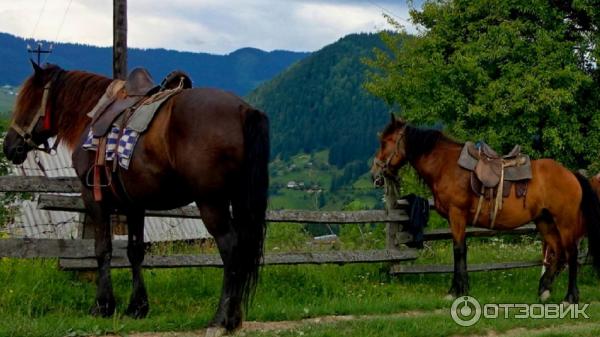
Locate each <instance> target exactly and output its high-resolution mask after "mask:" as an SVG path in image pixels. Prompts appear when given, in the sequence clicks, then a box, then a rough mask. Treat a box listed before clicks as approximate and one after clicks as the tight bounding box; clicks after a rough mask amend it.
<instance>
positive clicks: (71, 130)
mask: <svg viewBox="0 0 600 337" xmlns="http://www.w3.org/2000/svg"><path fill="white" fill-rule="evenodd" d="M34 70H35V72H34V74H33V75H32V76H31V77H29V78H28V79H27V80H26V81H25V83H24V84H23V86H22V88H21V91H20V93H19V96H18V99H17V103H16V107H15V109H14V115H13V121H12V125H11V128H10V130H9V131H8V133H7V135H6V138H5V141H4V153H5V154H6V156H7V158H8V159H10V160H11V161H12V162H13V163H15V164H20V163H22V162H23V161H24V160H25V158H26V155H27V152H29V151H30V150H33V149H34V148H36V147H38V146H39V145H40V144H43V143H46V140H47V139H48V138H49V137H51V136H55V135H57V136H58V138H59V139H60V140H61V141H63V142H65V143H66V144H67V145H68V146H69V147H70V148H71V150H73V166H74V168H75V170H76V171H77V174H78V176H79V177H80V178H81V181H82V186H84V187H83V189H82V191H81V192H82V197H83V200H84V202H85V207H86V210H87V214H88V215H89V217H90V218H91V220H92V221H93V223H94V225H95V243H96V245H95V252H96V258H97V261H98V278H97V293H96V301H95V305H94V306H93V307H92V310H91V311H92V313H93V314H94V315H101V316H109V315H112V314H113V312H114V309H115V299H114V296H113V290H112V284H111V276H110V261H111V251H112V246H111V230H110V222H109V215H110V214H111V212H112V211H113V210H115V209H116V210H119V211H121V212H124V213H125V214H126V215H127V223H128V230H129V233H128V236H129V244H128V246H127V256H128V258H129V261H130V262H131V268H132V274H133V292H132V294H131V299H130V303H129V306H128V308H127V311H126V313H127V314H129V315H131V316H133V317H136V318H141V317H144V316H146V314H147V313H148V310H149V305H148V298H147V294H146V288H145V286H144V281H143V278H142V273H141V264H142V262H143V259H144V241H143V240H144V210H145V209H171V208H175V207H180V206H184V205H187V204H189V203H190V202H196V204H197V206H198V208H199V209H200V213H201V215H202V220H203V222H204V224H205V225H206V228H207V229H208V231H209V232H210V234H211V235H212V236H213V237H214V239H215V241H216V243H217V246H218V248H219V252H220V254H221V258H222V260H223V264H224V279H223V289H222V292H221V299H220V302H219V306H218V309H217V312H216V314H215V317H214V319H213V320H212V323H211V326H216V327H224V328H226V329H228V330H233V329H236V328H237V327H239V326H240V325H241V322H242V319H243V313H242V312H243V311H242V304H244V303H246V304H247V302H248V297H249V296H250V295H251V293H252V292H253V289H254V287H255V285H256V281H257V277H258V271H259V264H260V261H261V258H262V251H263V240H264V236H265V210H266V206H267V189H268V172H267V165H268V159H269V125H268V119H267V117H266V116H265V115H264V114H263V113H262V112H260V111H258V110H256V109H254V108H252V107H251V106H249V105H248V104H246V103H245V102H244V101H242V100H241V99H240V98H238V97H236V96H234V95H233V94H231V93H227V92H224V91H221V90H216V89H187V90H184V91H183V92H181V93H180V94H178V95H176V96H174V97H173V98H172V99H170V100H169V101H168V102H167V103H165V104H164V105H163V107H161V109H160V110H159V111H158V112H157V113H156V116H155V118H154V120H153V121H152V123H151V124H150V127H149V129H148V130H147V131H146V132H145V133H144V134H142V135H141V138H140V139H139V140H138V142H137V145H136V148H135V151H134V154H133V157H132V159H131V162H130V166H129V169H127V170H124V169H119V170H117V173H116V175H115V177H114V178H113V182H117V183H118V184H119V189H118V190H121V191H122V192H123V193H121V195H120V196H118V195H113V194H111V193H110V190H109V189H106V191H105V192H106V193H105V197H104V198H103V201H102V202H101V203H97V202H95V201H94V198H93V196H92V190H91V188H89V187H87V185H86V181H85V177H86V174H87V173H88V171H89V170H90V168H91V167H92V164H93V162H94V156H95V154H94V152H90V151H85V150H83V149H82V144H83V142H84V140H85V138H86V135H87V133H88V131H89V128H90V118H89V117H87V116H86V113H87V112H88V111H90V110H91V109H92V107H93V106H94V105H95V104H96V102H97V101H98V99H99V98H100V97H101V96H102V94H103V93H104V92H105V90H106V88H107V86H108V85H109V84H110V83H111V79H109V78H106V77H103V76H100V75H96V74H91V73H87V72H82V71H65V70H63V69H61V68H59V67H57V66H46V67H44V68H40V67H38V66H37V65H35V64H34ZM44 97H46V98H45V99H44Z"/></svg>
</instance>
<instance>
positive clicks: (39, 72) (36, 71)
mask: <svg viewBox="0 0 600 337" xmlns="http://www.w3.org/2000/svg"><path fill="white" fill-rule="evenodd" d="M29 61H30V62H31V66H32V67H33V76H35V77H40V76H41V75H42V72H43V70H42V67H40V66H39V65H38V64H37V63H35V61H34V60H32V59H29Z"/></svg>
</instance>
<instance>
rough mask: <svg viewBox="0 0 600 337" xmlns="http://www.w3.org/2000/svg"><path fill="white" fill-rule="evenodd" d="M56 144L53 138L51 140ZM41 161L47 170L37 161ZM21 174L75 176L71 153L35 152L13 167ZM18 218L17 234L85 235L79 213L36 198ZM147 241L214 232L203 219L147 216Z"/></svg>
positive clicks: (11, 227) (60, 149) (205, 235)
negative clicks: (41, 205)
mask: <svg viewBox="0 0 600 337" xmlns="http://www.w3.org/2000/svg"><path fill="white" fill-rule="evenodd" d="M50 143H52V141H51V142H50ZM38 162H39V163H40V164H41V166H42V167H43V170H42V169H41V168H40V167H39V165H38V164H37V163H38ZM13 172H14V174H15V175H18V176H44V175H45V176H48V177H74V176H76V174H75V170H74V169H73V168H72V165H71V154H70V152H69V150H68V149H67V148H66V147H64V146H63V145H62V144H61V145H60V146H59V147H58V149H57V153H56V155H49V154H46V153H42V152H38V153H35V152H34V151H32V152H30V153H29V155H28V156H27V160H26V161H25V162H24V163H23V164H22V165H19V166H15V167H14V169H13ZM19 206H20V209H19V211H18V214H17V215H16V216H15V221H14V223H12V224H9V225H8V231H9V233H10V234H11V235H12V236H15V237H30V238H53V239H72V238H78V237H81V235H80V233H79V231H80V229H81V219H80V214H79V213H74V212H58V211H45V210H40V209H37V202H36V201H27V200H26V201H21V202H20V205H19ZM144 229H145V231H144V232H145V234H144V241H146V242H156V241H177V240H190V239H204V238H209V237H210V234H209V233H208V231H207V230H206V227H205V226H204V224H203V223H202V221H201V220H199V219H180V218H159V217H146V219H145V222H144Z"/></svg>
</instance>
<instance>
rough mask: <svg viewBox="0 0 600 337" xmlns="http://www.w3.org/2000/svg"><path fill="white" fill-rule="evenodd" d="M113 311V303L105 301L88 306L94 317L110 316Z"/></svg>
mask: <svg viewBox="0 0 600 337" xmlns="http://www.w3.org/2000/svg"><path fill="white" fill-rule="evenodd" d="M114 313H115V304H114V302H113V303H106V304H100V303H96V304H95V305H94V306H92V307H91V308H90V314H91V315H92V316H95V317H110V316H112V315H113V314H114Z"/></svg>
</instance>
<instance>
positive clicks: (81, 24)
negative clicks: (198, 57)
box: [0, 0, 420, 54]
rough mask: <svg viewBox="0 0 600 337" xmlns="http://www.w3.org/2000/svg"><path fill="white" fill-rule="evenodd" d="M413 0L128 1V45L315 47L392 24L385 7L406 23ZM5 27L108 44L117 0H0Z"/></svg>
mask: <svg viewBox="0 0 600 337" xmlns="http://www.w3.org/2000/svg"><path fill="white" fill-rule="evenodd" d="M416 2H420V1H416ZM69 3H70V6H69ZM44 4H45V5H44ZM408 7H409V5H408V4H407V0H373V1H370V0H367V1H359V0H348V1H342V0H129V1H128V21H129V22H128V25H129V27H128V30H129V36H128V44H129V46H130V47H140V48H159V47H160V48H167V49H175V50H184V51H194V52H209V53H217V54H227V53H229V52H232V51H234V50H236V49H239V48H242V47H256V48H260V49H263V50H267V51H270V50H273V49H286V50H295V51H314V50H317V49H319V48H321V47H323V46H325V45H327V44H329V43H332V42H334V41H335V40H337V39H338V38H340V37H342V36H344V35H346V34H349V33H355V32H374V31H380V30H382V29H389V28H390V26H389V25H388V24H387V22H386V20H385V19H384V17H383V16H382V13H383V12H387V13H388V14H390V15H392V16H395V17H396V19H397V20H398V21H400V22H401V23H403V24H405V25H407V26H408V24H407V23H406V22H404V21H402V20H404V19H407V18H408V17H409V15H408ZM67 8H69V10H68V12H67V11H66V10H67ZM42 9H43V10H42ZM65 13H66V16H65ZM40 14H41V15H40ZM63 17H64V20H63ZM38 18H39V20H38ZM36 23H37V25H36ZM61 23H62V27H61ZM408 30H409V31H411V30H412V28H411V27H408ZM0 31H1V32H6V33H10V34H14V35H18V36H21V37H33V38H35V39H45V40H52V41H54V40H58V41H61V42H79V43H86V44H91V45H98V46H109V45H111V44H112V1H109V0H19V1H15V0H0ZM0 47H1V46H0Z"/></svg>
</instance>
